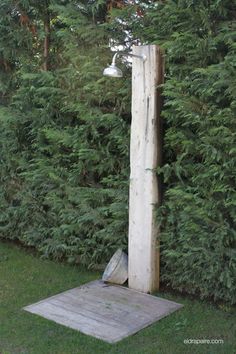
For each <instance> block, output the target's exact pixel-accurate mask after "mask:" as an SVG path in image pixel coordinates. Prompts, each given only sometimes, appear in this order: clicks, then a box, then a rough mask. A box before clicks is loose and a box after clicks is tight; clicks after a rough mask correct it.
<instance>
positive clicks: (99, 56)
mask: <svg viewBox="0 0 236 354" xmlns="http://www.w3.org/2000/svg"><path fill="white" fill-rule="evenodd" d="M75 5H76V4H75V3H74V2H68V4H67V5H65V4H61V2H60V1H58V2H53V3H51V4H50V13H51V23H52V28H51V31H52V32H51V44H50V46H51V47H50V48H51V53H50V55H51V60H50V62H51V67H53V69H52V70H50V71H42V69H41V61H40V60H39V58H38V57H39V56H40V55H42V54H41V53H40V51H39V52H37V53H36V54H35V56H33V57H32V61H31V65H30V66H29V65H28V61H27V56H26V55H25V54H24V53H23V52H22V53H21V54H22V57H21V58H23V59H21V62H20V64H21V65H20V68H19V69H17V70H18V73H17V75H18V87H16V88H15V92H14V94H13V95H12V98H11V109H6V108H2V109H1V111H0V117H1V121H2V124H3V126H2V128H3V129H2V132H1V141H2V159H3V169H2V170H1V186H0V188H1V196H2V197H1V200H2V203H1V207H2V208H1V220H0V232H1V237H4V238H11V239H19V240H20V241H21V242H23V243H24V244H25V245H28V246H33V247H36V248H37V249H38V250H39V251H40V252H41V253H42V255H43V256H45V257H53V258H55V259H64V258H65V259H67V260H68V261H69V262H73V263H75V262H76V263H77V262H79V263H83V264H86V265H91V266H92V265H94V264H97V263H101V262H106V261H107V260H108V259H109V257H110V256H111V254H112V253H113V252H114V251H115V250H116V249H117V247H124V248H125V247H126V243H127V209H128V208H127V203H128V201H127V198H128V192H127V191H128V146H129V120H130V118H129V114H128V113H127V111H129V106H130V104H129V99H128V100H127V99H123V96H124V90H125V93H126V94H127V96H128V97H130V94H128V93H127V92H128V91H129V90H130V87H129V85H127V84H126V83H125V82H124V81H123V80H121V81H120V82H117V81H113V82H112V81H110V80H107V79H105V78H102V75H101V74H102V69H103V67H104V66H105V65H106V63H107V62H108V61H109V60H110V54H109V50H107V49H104V48H105V44H107V42H108V37H107V34H106V30H105V29H104V26H103V24H102V23H101V24H97V23H96V21H98V18H95V17H94V16H91V7H86V5H85V4H84V5H83V6H82V5H81V6H80V5H79V8H78V7H76V6H75ZM97 5H98V4H96V6H95V7H94V8H93V9H92V11H93V14H95V10H96V8H97V9H98V10H99V11H100V6H97ZM101 5H102V3H101ZM32 6H34V5H33V3H32ZM35 6H36V5H35ZM37 10H38V7H37V6H36V11H37ZM87 10H88V11H87ZM44 12H46V10H44ZM28 14H29V16H30V14H31V12H30V10H29V12H28ZM36 17H37V21H36V20H35V19H34V18H36ZM31 20H32V21H33V23H35V25H37V28H38V30H40V28H42V27H43V23H41V22H40V19H39V18H38V16H37V13H36V14H35V15H34V16H31ZM38 41H39V43H38V48H39V50H40V48H41V47H42V43H41V42H42V40H41V38H39V39H38ZM41 49H42V48H41ZM33 50H34V49H33V48H30V49H29V52H30V53H32V51H33ZM53 50H54V51H56V53H53ZM124 88H125V89H124ZM127 107H128V108H127ZM9 172H10V176H9Z"/></svg>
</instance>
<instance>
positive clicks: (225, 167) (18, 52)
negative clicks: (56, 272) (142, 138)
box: [0, 0, 236, 304]
mask: <svg viewBox="0 0 236 354" xmlns="http://www.w3.org/2000/svg"><path fill="white" fill-rule="evenodd" d="M120 3H123V6H120V7H121V8H120V7H119V9H117V8H116V9H115V8H114V9H113V10H112V11H111V12H109V11H108V9H107V7H106V1H99V2H97V1H89V2H88V1H78V2H77V1H72V0H71V1H70V0H65V1H60V0H55V1H51V2H50V3H49V2H45V4H44V5H45V6H46V7H47V6H48V7H47V8H42V6H43V4H41V3H40V4H38V2H35V1H33V0H32V1H26V0H24V1H23V0H21V1H19V2H18V6H20V10H21V11H22V13H26V14H27V15H28V18H29V22H28V24H27V26H24V24H22V23H21V22H19V18H18V15H17V12H16V10H15V7H14V6H15V2H14V1H11V0H4V1H3V2H2V3H1V4H0V14H1V17H0V34H2V35H1V36H0V44H1V48H2V49H1V50H0V67H1V72H0V78H1V86H0V93H1V98H2V103H3V104H4V105H5V104H6V102H7V107H6V106H2V107H1V109H0V121H1V128H2V129H1V131H0V144H1V171H0V198H1V217H0V237H2V238H8V239H19V240H20V241H21V242H23V243H24V244H26V245H29V246H33V247H36V248H37V249H38V250H40V252H41V253H42V255H44V256H45V257H53V258H56V259H67V260H68V261H69V262H73V263H76V262H79V263H83V264H87V265H91V266H92V265H95V264H97V263H103V262H105V261H107V260H108V259H109V257H110V256H111V255H112V253H113V252H114V251H115V250H116V248H117V247H120V246H121V247H124V248H125V247H126V245H127V212H128V175H129V129H130V128H129V127H130V70H129V68H126V67H125V65H124V64H123V69H124V70H126V75H125V78H124V79H121V80H111V79H106V78H103V77H102V76H101V73H102V69H103V67H105V66H106V64H107V63H108V62H109V61H110V59H111V55H110V53H109V50H108V49H107V48H106V47H107V43H108V41H109V39H111V38H112V40H113V41H115V43H116V44H124V43H126V46H130V45H132V44H133V43H137V42H141V43H157V44H158V45H161V46H162V47H164V49H165V53H166V80H165V85H164V87H163V95H164V98H165V104H164V109H163V120H164V127H165V136H164V165H163V167H162V168H161V169H160V170H159V171H158V173H159V174H161V175H162V176H163V180H164V198H163V199H164V202H163V205H162V207H161V208H160V209H159V210H158V222H159V223H160V225H161V230H162V232H161V260H162V267H161V279H162V281H163V282H165V283H166V284H168V285H170V286H171V287H172V288H175V289H178V290H181V291H184V292H188V293H197V294H199V295H200V296H201V297H211V298H213V299H214V300H223V301H227V302H230V303H232V304H233V303H236V284H235V279H236V249H235V248H236V247H235V246H236V231H235V230H236V228H235V223H236V220H235V215H236V213H235V207H236V197H235V166H236V148H235V146H236V145H235V142H236V139H235V125H236V124H235V113H236V100H235V97H236V95H235V94H236V61H235V58H236V56H235V50H236V45H235V39H236V21H235V5H236V3H235V0H233V1H228V0H224V1H220V0H219V1H207V0H198V1H183V0H178V1H177V0H176V1H174V0H172V1H171V0H167V1H159V2H158V1H157V2H156V1H137V2H136V5H127V4H126V2H125V1H124V2H120ZM124 5H125V6H124ZM18 10H19V9H18ZM46 10H47V11H46ZM6 11H8V12H7V13H8V16H4V14H6ZM48 11H49V13H50V18H51V37H50V70H42V65H43V55H42V53H43V43H44V42H43V40H44V38H45V30H44V22H45V16H46V15H47V14H48ZM117 18H122V19H123V21H120V20H117ZM32 24H33V25H34V26H35V28H36V29H37V34H36V35H35V33H34V34H33V36H32V28H34V27H32ZM13 27H14V28H15V29H16V30H17V29H19V31H15V32H14V33H17V36H18V37H19V38H20V39H17V38H15V37H14V33H13V32H11V31H10V30H9V29H11V28H13ZM127 33H129V34H130V36H129V37H127ZM127 41H128V42H129V43H127ZM11 48H13V49H14V50H11Z"/></svg>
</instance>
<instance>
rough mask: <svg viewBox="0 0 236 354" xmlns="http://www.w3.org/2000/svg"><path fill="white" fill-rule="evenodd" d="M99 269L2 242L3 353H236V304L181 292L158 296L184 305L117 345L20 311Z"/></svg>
mask: <svg viewBox="0 0 236 354" xmlns="http://www.w3.org/2000/svg"><path fill="white" fill-rule="evenodd" d="M100 276H101V274H99V273H96V272H88V271H86V270H85V269H82V268H79V267H78V266H77V267H76V266H69V265H65V264H60V263H54V262H51V261H48V260H42V259H40V258H38V257H36V256H33V255H32V254H30V253H29V252H26V251H25V250H22V249H20V248H18V247H17V246H14V245H9V244H6V243H0V353H1V354H12V353H14V354H17V353H21V354H99V353H101V354H106V353H109V354H115V353H120V354H146V353H148V354H184V353H186V354H194V353H199V354H205V353H206V354H216V353H225V354H235V353H236V309H235V308H234V309H233V308H228V307H227V306H216V305H213V304H210V303H207V302H203V301H198V300H194V299H190V298H186V297H182V296H180V295H178V296H177V295H174V294H170V293H163V292H161V293H159V294H158V295H159V296H161V297H164V298H167V299H170V300H173V301H177V302H180V303H182V304H184V308H183V309H181V310H179V311H177V312H176V313H174V314H172V315H170V316H169V317H166V318H164V319H162V320H161V321H159V322H157V323H156V324H154V325H152V326H150V327H148V328H146V329H144V330H142V331H141V332H139V333H138V334H136V335H134V336H131V337H129V338H127V339H125V340H123V341H121V342H119V343H117V344H114V345H110V344H107V343H104V342H102V341H100V340H97V339H95V338H92V337H89V336H86V335H83V334H81V333H79V332H77V331H74V330H72V329H69V328H66V327H63V326H61V325H58V324H56V323H53V322H51V321H48V320H46V319H43V318H41V317H39V316H36V315H32V314H30V313H27V312H25V311H23V310H22V307H23V306H26V305H29V304H32V303H34V302H36V301H39V300H40V299H44V298H45V297H48V296H50V295H54V294H57V293H59V292H62V291H65V290H67V289H70V288H73V287H77V286H78V285H80V284H84V283H86V282H89V281H91V280H94V279H97V278H99V277H100ZM203 338H206V339H223V340H224V344H184V340H185V339H203Z"/></svg>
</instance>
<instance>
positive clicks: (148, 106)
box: [103, 45, 164, 293]
mask: <svg viewBox="0 0 236 354" xmlns="http://www.w3.org/2000/svg"><path fill="white" fill-rule="evenodd" d="M119 56H126V57H128V58H129V56H130V57H134V60H133V62H132V79H131V80H132V105H131V110H132V120H131V129H130V182H129V231H128V240H129V242H128V243H129V245H128V255H129V261H128V282H129V288H131V289H135V290H138V291H141V292H144V293H151V292H153V291H156V290H158V289H159V283H160V280H159V279H160V276H159V274H160V250H159V248H160V247H159V242H160V241H159V238H160V230H159V227H158V224H157V222H156V207H157V206H159V205H160V201H161V193H160V191H161V188H160V179H159V176H158V175H157V173H156V171H157V168H158V167H159V166H160V165H161V136H162V133H161V117H160V111H161V91H160V85H162V84H163V80H164V59H163V52H162V50H161V48H160V47H159V46H157V45H138V46H133V47H132V52H131V53H130V52H125V51H117V52H115V53H114V55H113V59H112V63H111V65H110V66H108V67H107V68H106V69H105V70H104V71H103V75H105V76H109V77H117V78H119V77H122V76H123V74H122V71H121V70H120V69H119V68H118V67H117V66H116V58H117V57H119ZM136 58H137V60H136ZM128 63H130V62H129V61H128Z"/></svg>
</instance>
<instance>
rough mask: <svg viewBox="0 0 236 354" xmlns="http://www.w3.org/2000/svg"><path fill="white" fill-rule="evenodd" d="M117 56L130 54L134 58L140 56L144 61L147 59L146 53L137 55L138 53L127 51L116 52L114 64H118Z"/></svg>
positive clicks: (113, 59)
mask: <svg viewBox="0 0 236 354" xmlns="http://www.w3.org/2000/svg"><path fill="white" fill-rule="evenodd" d="M117 56H129V57H134V58H138V59H141V60H142V61H143V62H144V61H145V60H146V59H147V57H146V55H144V54H143V55H136V54H132V53H127V52H116V53H115V54H114V56H113V58H112V65H115V64H116V58H117Z"/></svg>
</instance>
